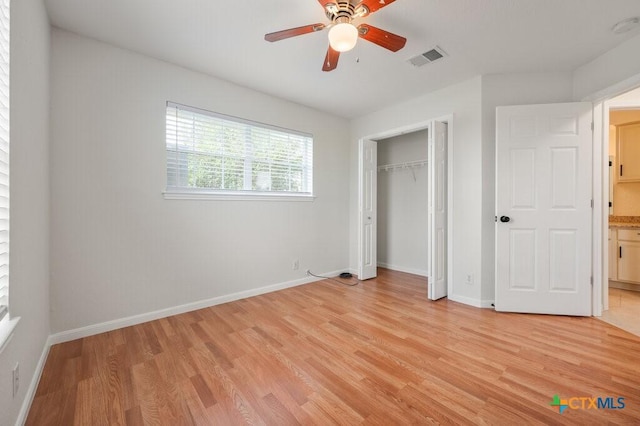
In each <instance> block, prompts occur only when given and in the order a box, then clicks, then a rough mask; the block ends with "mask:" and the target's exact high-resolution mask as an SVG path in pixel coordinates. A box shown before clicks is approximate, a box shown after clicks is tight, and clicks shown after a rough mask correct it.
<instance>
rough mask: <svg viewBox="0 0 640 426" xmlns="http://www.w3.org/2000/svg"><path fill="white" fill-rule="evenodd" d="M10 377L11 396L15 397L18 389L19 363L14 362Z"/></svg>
mask: <svg viewBox="0 0 640 426" xmlns="http://www.w3.org/2000/svg"><path fill="white" fill-rule="evenodd" d="M12 373H13V374H12V378H13V397H14V398H15V397H16V395H18V390H19V389H20V364H16V366H15V367H13V372H12Z"/></svg>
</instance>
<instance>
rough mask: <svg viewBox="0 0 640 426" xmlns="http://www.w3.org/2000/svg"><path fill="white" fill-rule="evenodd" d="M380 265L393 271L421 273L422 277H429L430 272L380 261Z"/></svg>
mask: <svg viewBox="0 0 640 426" xmlns="http://www.w3.org/2000/svg"><path fill="white" fill-rule="evenodd" d="M378 266H379V267H381V268H386V269H391V270H392V271H398V272H406V273H407V274H413V275H420V276H421V277H428V276H429V272H428V271H426V270H424V269H416V268H405V267H404V266H398V265H391V264H389V263H384V262H378Z"/></svg>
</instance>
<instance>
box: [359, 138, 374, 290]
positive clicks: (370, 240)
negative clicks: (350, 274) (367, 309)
mask: <svg viewBox="0 0 640 426" xmlns="http://www.w3.org/2000/svg"><path fill="white" fill-rule="evenodd" d="M359 158H360V165H359V169H360V179H359V186H360V188H359V193H360V209H359V222H360V223H359V225H360V226H359V227H358V229H359V234H360V235H359V239H360V244H358V246H359V251H360V253H359V262H358V278H359V279H361V280H368V279H369V278H375V277H376V276H377V270H376V267H377V247H376V245H377V243H376V227H377V217H376V214H377V202H378V200H377V199H378V174H377V167H378V143H377V142H375V141H372V140H368V139H363V140H361V141H360V156H359Z"/></svg>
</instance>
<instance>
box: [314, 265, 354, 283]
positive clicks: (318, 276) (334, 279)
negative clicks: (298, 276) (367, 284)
mask: <svg viewBox="0 0 640 426" xmlns="http://www.w3.org/2000/svg"><path fill="white" fill-rule="evenodd" d="M307 275H311V276H312V277H316V278H324V279H325V280H331V281H335V282H337V283H339V284H342V285H346V286H349V287H354V286H357V285H358V283H359V282H360V280H359V279H357V278H355V277H353V279H355V280H356V282H355V283H353V282H352V283H349V282H345V281H342V280H339V279H336V278H335V277H325V276H323V275H316V274H314V273H313V272H311V270H310V269H307Z"/></svg>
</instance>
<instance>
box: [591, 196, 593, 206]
mask: <svg viewBox="0 0 640 426" xmlns="http://www.w3.org/2000/svg"><path fill="white" fill-rule="evenodd" d="M591 208H593V198H592V199H591Z"/></svg>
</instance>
